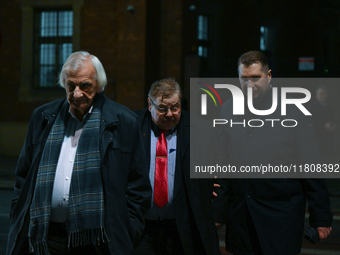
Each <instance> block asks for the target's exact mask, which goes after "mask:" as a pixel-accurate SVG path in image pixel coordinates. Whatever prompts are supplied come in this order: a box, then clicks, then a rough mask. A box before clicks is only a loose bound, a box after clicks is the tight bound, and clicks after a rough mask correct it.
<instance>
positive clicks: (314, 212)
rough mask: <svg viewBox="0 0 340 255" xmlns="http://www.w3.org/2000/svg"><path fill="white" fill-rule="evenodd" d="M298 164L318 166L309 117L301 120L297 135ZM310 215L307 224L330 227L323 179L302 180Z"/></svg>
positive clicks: (328, 207)
mask: <svg viewBox="0 0 340 255" xmlns="http://www.w3.org/2000/svg"><path fill="white" fill-rule="evenodd" d="M297 150H298V151H297V152H298V159H299V162H298V163H299V164H307V165H311V164H320V163H321V158H320V154H319V151H318V147H317V143H316V140H315V133H314V128H313V125H312V119H311V117H304V118H301V121H299V128H298V133H297ZM302 182H303V188H304V192H305V195H306V198H307V202H308V211H309V213H310V217H309V224H310V225H311V226H312V227H314V228H317V227H330V226H331V225H332V221H333V215H332V213H331V207H330V201H329V193H328V190H327V185H326V180H325V179H302Z"/></svg>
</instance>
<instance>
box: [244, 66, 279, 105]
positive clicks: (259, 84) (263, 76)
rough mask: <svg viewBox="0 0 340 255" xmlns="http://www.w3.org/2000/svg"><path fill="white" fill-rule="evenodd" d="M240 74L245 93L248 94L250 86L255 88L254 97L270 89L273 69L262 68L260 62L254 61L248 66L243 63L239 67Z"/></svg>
mask: <svg viewBox="0 0 340 255" xmlns="http://www.w3.org/2000/svg"><path fill="white" fill-rule="evenodd" d="M264 69H265V68H264ZM238 76H239V80H240V83H241V88H242V90H243V92H244V94H247V88H248V87H252V88H253V98H256V97H258V96H260V95H262V94H263V93H265V92H266V91H267V90H269V89H270V81H271V78H272V74H271V70H268V71H264V70H262V66H261V64H260V63H254V64H252V65H250V66H248V67H247V66H245V65H243V64H241V65H240V66H239V67H238Z"/></svg>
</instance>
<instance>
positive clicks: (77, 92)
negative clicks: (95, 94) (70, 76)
mask: <svg viewBox="0 0 340 255" xmlns="http://www.w3.org/2000/svg"><path fill="white" fill-rule="evenodd" d="M82 96H83V92H82V91H81V89H80V88H79V86H76V88H75V89H74V91H73V97H74V98H79V97H82Z"/></svg>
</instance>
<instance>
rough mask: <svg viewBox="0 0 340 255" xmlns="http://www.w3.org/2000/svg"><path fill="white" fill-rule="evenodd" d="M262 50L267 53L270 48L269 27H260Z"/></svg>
mask: <svg viewBox="0 0 340 255" xmlns="http://www.w3.org/2000/svg"><path fill="white" fill-rule="evenodd" d="M260 31H261V37H260V50H262V51H265V50H267V48H268V27H263V26H261V27H260Z"/></svg>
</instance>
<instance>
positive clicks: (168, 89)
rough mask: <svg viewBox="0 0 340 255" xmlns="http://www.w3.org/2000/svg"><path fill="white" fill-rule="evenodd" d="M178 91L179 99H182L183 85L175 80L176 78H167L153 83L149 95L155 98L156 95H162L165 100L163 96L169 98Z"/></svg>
mask: <svg viewBox="0 0 340 255" xmlns="http://www.w3.org/2000/svg"><path fill="white" fill-rule="evenodd" d="M176 93H177V94H178V96H179V99H180V100H182V91H181V87H180V86H179V84H178V83H177V81H175V79H174V78H166V79H162V80H159V81H155V82H154V83H152V85H151V88H150V90H149V94H148V97H150V98H151V99H152V100H155V99H156V97H158V96H161V97H162V100H163V98H169V97H171V96H173V95H175V94H176Z"/></svg>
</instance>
